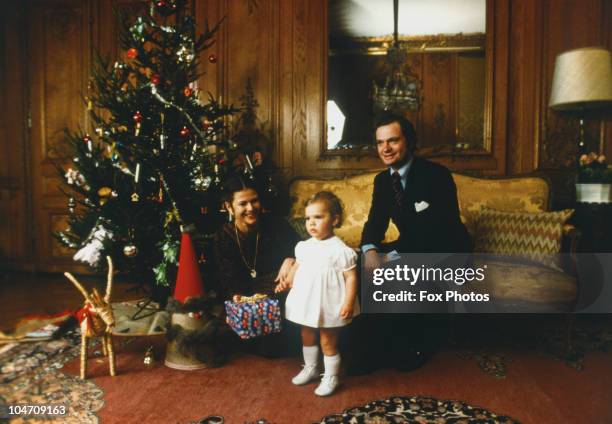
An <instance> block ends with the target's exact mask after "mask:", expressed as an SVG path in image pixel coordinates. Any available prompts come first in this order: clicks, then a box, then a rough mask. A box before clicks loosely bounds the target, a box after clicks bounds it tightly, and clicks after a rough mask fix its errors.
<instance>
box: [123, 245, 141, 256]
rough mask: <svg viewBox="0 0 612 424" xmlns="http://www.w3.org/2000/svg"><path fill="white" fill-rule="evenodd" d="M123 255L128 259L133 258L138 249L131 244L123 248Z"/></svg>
mask: <svg viewBox="0 0 612 424" xmlns="http://www.w3.org/2000/svg"><path fill="white" fill-rule="evenodd" d="M123 254H124V255H125V256H126V257H128V258H133V257H135V256H136V255H138V248H137V247H136V246H135V245H134V244H132V243H129V244H126V245H125V246H124V247H123Z"/></svg>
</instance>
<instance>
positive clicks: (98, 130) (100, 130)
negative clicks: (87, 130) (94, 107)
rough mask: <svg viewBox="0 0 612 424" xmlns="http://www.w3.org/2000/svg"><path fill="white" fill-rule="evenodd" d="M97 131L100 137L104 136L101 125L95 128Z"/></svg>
mask: <svg viewBox="0 0 612 424" xmlns="http://www.w3.org/2000/svg"><path fill="white" fill-rule="evenodd" d="M95 133H96V135H97V136H98V137H102V136H104V130H103V129H102V128H100V127H96V129H95Z"/></svg>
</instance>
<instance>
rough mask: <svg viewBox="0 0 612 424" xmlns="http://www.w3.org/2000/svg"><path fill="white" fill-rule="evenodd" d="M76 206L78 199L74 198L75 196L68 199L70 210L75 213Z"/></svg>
mask: <svg viewBox="0 0 612 424" xmlns="http://www.w3.org/2000/svg"><path fill="white" fill-rule="evenodd" d="M75 208H76V200H74V197H71V198H69V199H68V211H69V212H70V213H71V214H73V213H74V211H75Z"/></svg>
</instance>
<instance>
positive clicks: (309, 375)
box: [291, 365, 319, 386]
mask: <svg viewBox="0 0 612 424" xmlns="http://www.w3.org/2000/svg"><path fill="white" fill-rule="evenodd" d="M302 366H303V367H304V368H302V371H300V373H299V374H298V375H296V376H295V377H293V378H292V379H291V382H292V383H293V384H295V385H296V386H301V385H302V384H306V383H309V382H311V381H312V380H314V379H316V378H317V377H318V376H319V370H318V369H317V366H316V365H302Z"/></svg>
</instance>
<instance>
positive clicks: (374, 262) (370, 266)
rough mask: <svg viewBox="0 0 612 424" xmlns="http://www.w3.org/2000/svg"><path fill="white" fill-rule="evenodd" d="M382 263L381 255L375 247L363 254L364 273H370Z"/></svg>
mask: <svg viewBox="0 0 612 424" xmlns="http://www.w3.org/2000/svg"><path fill="white" fill-rule="evenodd" d="M382 264H383V261H382V258H381V255H380V254H379V253H378V251H377V250H376V249H370V250H368V251H367V252H365V254H364V264H363V265H364V268H365V273H366V275H370V274H371V273H372V272H373V271H374V269H375V268H380V267H381V266H382Z"/></svg>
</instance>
